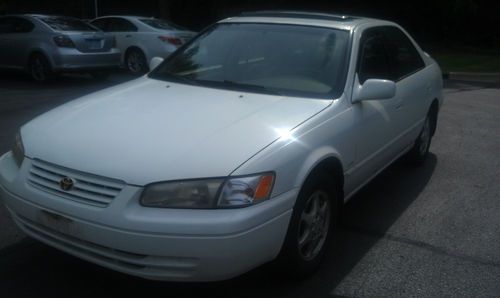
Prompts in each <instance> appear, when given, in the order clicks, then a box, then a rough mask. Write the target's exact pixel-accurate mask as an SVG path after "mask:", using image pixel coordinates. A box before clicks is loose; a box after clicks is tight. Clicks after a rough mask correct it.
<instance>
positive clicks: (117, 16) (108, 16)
mask: <svg viewBox="0 0 500 298" xmlns="http://www.w3.org/2000/svg"><path fill="white" fill-rule="evenodd" d="M101 18H124V19H156V18H155V17H151V16H150V17H145V16H130V15H107V16H100V17H98V18H95V19H101Z"/></svg>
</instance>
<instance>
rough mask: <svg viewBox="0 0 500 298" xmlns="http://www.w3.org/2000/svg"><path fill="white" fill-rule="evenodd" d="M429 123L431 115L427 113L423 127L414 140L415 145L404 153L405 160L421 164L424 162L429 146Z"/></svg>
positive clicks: (430, 130)
mask: <svg viewBox="0 0 500 298" xmlns="http://www.w3.org/2000/svg"><path fill="white" fill-rule="evenodd" d="M431 125H432V124H431V117H430V116H429V115H427V117H426V118H425V122H424V127H423V128H422V131H421V132H420V135H419V136H418V138H417V140H416V141H415V145H413V148H412V149H411V150H410V151H409V152H408V153H407V155H406V161H408V162H409V163H410V164H413V165H422V164H423V163H424V162H425V160H426V158H427V155H428V154H429V147H430V146H431V139H432V128H431Z"/></svg>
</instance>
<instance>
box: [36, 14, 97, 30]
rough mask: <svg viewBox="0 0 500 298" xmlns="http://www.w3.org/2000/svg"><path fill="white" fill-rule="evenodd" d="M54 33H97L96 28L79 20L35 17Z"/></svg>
mask: <svg viewBox="0 0 500 298" xmlns="http://www.w3.org/2000/svg"><path fill="white" fill-rule="evenodd" d="M36 18H38V19H39V20H41V21H42V22H44V23H45V24H47V25H49V27H50V28H52V29H53V30H56V31H85V32H86V31H98V29H97V28H95V27H94V26H91V25H90V24H87V23H85V22H83V21H81V20H79V19H75V18H69V17H56V16H38V17H36Z"/></svg>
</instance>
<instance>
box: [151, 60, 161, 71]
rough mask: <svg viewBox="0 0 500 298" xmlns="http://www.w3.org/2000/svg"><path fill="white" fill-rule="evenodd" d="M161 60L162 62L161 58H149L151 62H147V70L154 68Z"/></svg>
mask: <svg viewBox="0 0 500 298" xmlns="http://www.w3.org/2000/svg"><path fill="white" fill-rule="evenodd" d="M162 62H163V58H160V57H154V58H153V59H151V62H149V70H153V69H155V68H156V67H157V66H158V65H160V64H161V63H162Z"/></svg>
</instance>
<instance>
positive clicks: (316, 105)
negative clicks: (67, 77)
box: [21, 77, 331, 185]
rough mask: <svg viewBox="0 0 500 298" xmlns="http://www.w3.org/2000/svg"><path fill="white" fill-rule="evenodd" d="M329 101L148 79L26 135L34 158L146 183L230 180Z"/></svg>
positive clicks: (84, 101)
mask: <svg viewBox="0 0 500 298" xmlns="http://www.w3.org/2000/svg"><path fill="white" fill-rule="evenodd" d="M330 103H331V100H317V99H302V98H295V97H282V96H275V95H266V94H255V93H244V92H240V91H228V90H220V89H213V88H204V87H197V86H190V85H184V84H176V83H170V82H164V81H158V80H154V79H149V78H146V77H144V78H140V79H137V80H134V81H131V82H128V83H125V84H121V85H117V86H115V87H112V88H109V89H106V90H103V91H99V92H97V93H93V94H90V95H87V96H84V97H82V98H80V99H78V100H75V101H72V102H69V103H67V104H64V105H62V106H60V107H58V108H56V109H54V110H52V111H49V112H47V113H45V114H43V115H41V116H39V117H37V118H35V119H34V120H32V121H31V122H29V123H28V124H26V125H25V126H23V128H22V130H21V134H22V138H23V142H24V147H25V150H26V156H28V157H30V158H38V159H41V160H44V161H47V162H51V163H54V164H57V165H60V166H64V167H68V168H71V169H75V170H79V171H83V172H88V173H92V174H96V175H100V176H105V177H109V178H115V179H120V180H123V181H125V182H127V183H129V184H134V185H145V184H148V183H152V182H156V181H166V180H176V179H186V178H202V177H216V176H219V177H220V176H227V175H229V174H230V173H231V172H232V171H234V170H235V169H236V168H237V167H238V166H239V165H241V164H242V163H244V162H245V161H247V160H248V159H249V158H251V157H252V156H253V155H255V154H256V153H257V152H259V150H261V149H263V148H264V147H265V146H267V145H269V144H270V143H272V142H273V141H275V140H276V139H278V138H280V136H282V135H283V132H287V131H289V130H291V129H293V128H294V127H296V126H298V125H299V124H301V123H302V122H304V121H305V120H307V119H308V118H310V117H312V116H313V115H315V114H317V113H318V112H320V111H321V110H323V109H324V108H326V107H327V106H328V105H329V104H330ZM270 170H271V169H270Z"/></svg>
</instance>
